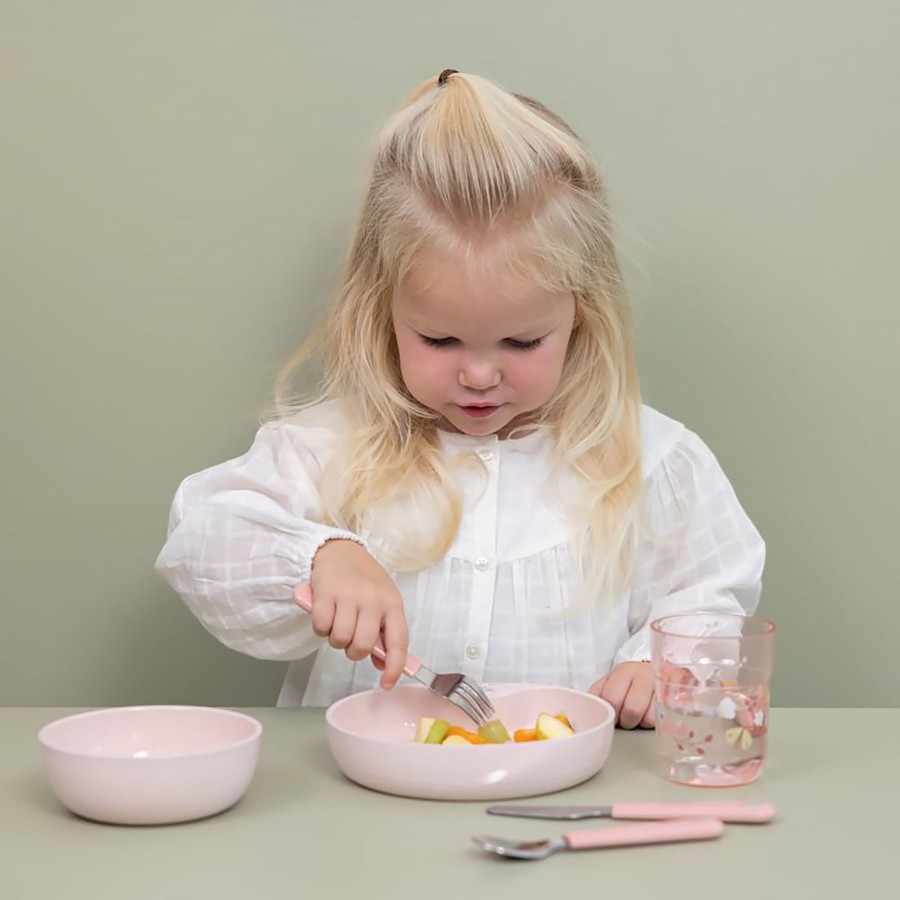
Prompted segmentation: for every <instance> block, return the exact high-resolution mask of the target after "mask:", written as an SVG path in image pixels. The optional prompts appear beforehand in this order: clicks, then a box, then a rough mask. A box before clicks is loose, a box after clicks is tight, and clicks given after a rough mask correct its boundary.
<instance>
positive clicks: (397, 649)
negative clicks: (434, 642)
mask: <svg viewBox="0 0 900 900" xmlns="http://www.w3.org/2000/svg"><path fill="white" fill-rule="evenodd" d="M382 636H383V638H384V649H385V651H386V653H387V657H386V659H385V661H384V674H383V675H382V676H381V686H382V687H383V688H384V689H385V690H390V689H391V688H392V687H393V686H394V685H395V684H396V683H397V682H398V681H399V680H400V676H401V675H402V674H403V667H404V666H405V665H406V655H407V653H408V652H409V632H408V631H407V628H406V616H404V615H403V611H402V609H396V610H393V611H391V612H389V613H388V614H387V615H386V616H385V618H384V624H383V626H382Z"/></svg>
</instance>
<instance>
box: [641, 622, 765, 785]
mask: <svg viewBox="0 0 900 900" xmlns="http://www.w3.org/2000/svg"><path fill="white" fill-rule="evenodd" d="M774 654H775V626H774V625H773V624H772V623H771V622H770V621H768V620H767V619H761V618H759V617H757V616H741V615H729V614H725V613H691V614H687V615H678V616H666V617H665V618H662V619H657V620H656V621H654V622H652V623H651V625H650V655H651V661H652V664H653V674H654V678H655V681H656V733H657V748H658V753H659V756H660V760H661V764H662V768H663V772H664V774H665V775H666V777H668V778H670V779H671V780H672V781H677V782H679V783H680V784H689V785H696V786H699V787H734V786H736V785H741V784H749V783H750V782H751V781H755V780H756V779H757V778H758V777H759V775H760V773H761V772H762V769H763V765H764V763H765V759H766V737H767V732H768V726H769V683H770V681H771V678H772V667H773V662H774Z"/></svg>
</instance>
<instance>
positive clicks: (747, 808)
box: [612, 801, 775, 825]
mask: <svg viewBox="0 0 900 900" xmlns="http://www.w3.org/2000/svg"><path fill="white" fill-rule="evenodd" d="M612 817H613V818H614V819H686V818H691V817H695V818H713V819H721V820H722V821H723V822H743V823H750V824H754V823H755V824H760V825H761V824H763V823H764V822H771V821H772V819H774V818H775V807H774V806H772V804H771V803H737V802H734V803H729V802H719V801H714V802H711V803H704V802H700V803H614V804H613V807H612Z"/></svg>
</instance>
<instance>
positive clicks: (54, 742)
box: [38, 706, 262, 825]
mask: <svg viewBox="0 0 900 900" xmlns="http://www.w3.org/2000/svg"><path fill="white" fill-rule="evenodd" d="M261 735H262V725H260V723H259V722H258V721H257V720H256V719H254V718H251V717H250V716H246V715H243V714H242V713H237V712H232V711H230V710H225V709H215V708H212V707H203V706H126V707H118V708H113V709H100V710H95V711H93V712H86V713H79V714H77V715H74V716H67V717H66V718H64V719H57V720H56V721H55V722H51V723H50V724H49V725H45V726H44V727H43V728H42V729H41V730H40V732H39V734H38V740H39V741H40V743H41V746H42V749H43V756H44V764H45V767H46V770H47V776H48V778H49V780H50V786H51V787H52V788H53V791H54V793H55V794H56V796H57V797H58V798H59V801H60V802H61V803H62V804H63V806H65V807H67V808H68V809H70V810H71V811H72V812H74V813H77V814H78V815H79V816H84V817H85V818H88V819H95V820H97V821H100V822H113V823H116V824H120V825H160V824H163V823H166V822H185V821H188V820H190V819H199V818H202V817H204V816H211V815H213V814H214V813H218V812H221V811H222V810H224V809H227V808H228V807H230V806H232V805H234V804H235V803H237V801H238V800H239V799H240V798H241V797H242V796H243V795H244V792H245V791H246V790H247V788H248V786H249V785H250V782H251V781H252V779H253V774H254V772H255V771H256V762H257V759H258V757H259V746H260V738H261Z"/></svg>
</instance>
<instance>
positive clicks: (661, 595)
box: [614, 430, 765, 664]
mask: <svg viewBox="0 0 900 900" xmlns="http://www.w3.org/2000/svg"><path fill="white" fill-rule="evenodd" d="M645 502H646V510H647V524H646V526H645V529H644V536H643V540H642V544H641V551H640V553H639V555H638V561H637V567H636V571H635V575H634V580H633V583H632V592H631V600H630V605H629V612H628V624H629V631H630V633H631V637H630V638H629V639H628V640H627V641H626V642H625V643H624V644H623V645H622V646H621V647H620V648H619V650H618V652H617V654H616V656H615V660H614V663H615V664H619V663H623V662H633V661H640V660H648V659H649V658H650V622H652V621H653V620H654V619H657V618H660V617H661V616H666V615H672V614H678V613H690V612H731V613H747V614H749V613H753V612H754V611H755V610H756V607H757V605H758V604H759V597H760V592H761V590H762V572H763V565H764V562H765V544H764V543H763V540H762V538H761V537H760V535H759V532H758V531H757V530H756V528H755V527H754V526H753V523H752V522H751V521H750V519H749V518H748V516H747V514H746V513H745V512H744V510H743V509H742V507H741V505H740V503H739V502H738V499H737V497H736V496H735V493H734V490H733V489H732V487H731V484H730V483H729V481H728V479H727V477H726V476H725V473H724V472H723V471H722V469H721V467H720V466H719V463H718V461H717V460H716V458H715V456H714V455H713V453H712V451H711V450H710V449H709V448H708V447H707V446H706V445H705V444H704V443H703V441H701V440H700V438H699V437H697V435H695V434H693V433H692V432H690V431H687V430H685V431H684V432H683V434H682V436H681V439H680V440H679V441H678V443H677V444H676V445H675V446H674V447H673V448H672V450H671V451H670V452H669V453H668V454H666V456H665V457H664V458H663V460H662V461H661V462H660V464H659V465H658V466H657V467H656V468H655V469H654V470H653V471H652V472H650V473H648V477H647V481H646V499H645Z"/></svg>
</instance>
